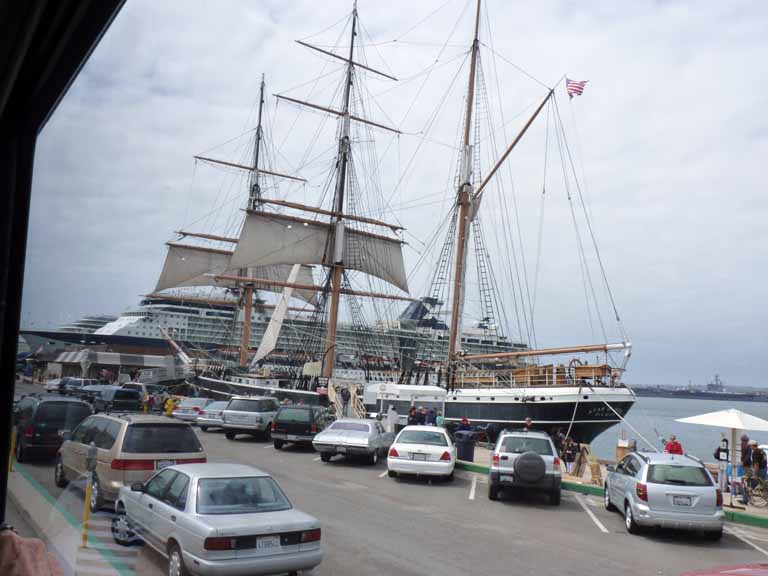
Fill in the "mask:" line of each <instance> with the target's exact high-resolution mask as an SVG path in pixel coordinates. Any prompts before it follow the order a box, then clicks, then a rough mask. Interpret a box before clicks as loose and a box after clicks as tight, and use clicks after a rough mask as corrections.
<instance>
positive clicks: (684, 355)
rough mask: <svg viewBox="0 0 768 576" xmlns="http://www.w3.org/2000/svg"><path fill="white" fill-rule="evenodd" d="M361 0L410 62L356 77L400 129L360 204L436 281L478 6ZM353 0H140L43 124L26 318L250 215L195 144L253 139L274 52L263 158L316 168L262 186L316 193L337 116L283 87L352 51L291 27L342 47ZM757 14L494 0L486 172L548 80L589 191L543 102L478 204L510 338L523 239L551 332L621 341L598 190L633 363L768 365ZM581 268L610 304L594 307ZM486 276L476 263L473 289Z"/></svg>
mask: <svg viewBox="0 0 768 576" xmlns="http://www.w3.org/2000/svg"><path fill="white" fill-rule="evenodd" d="M358 9H359V13H360V19H361V22H362V25H363V28H362V30H361V34H360V35H359V37H358V42H359V43H361V44H363V45H364V49H363V50H361V51H360V52H359V53H358V54H359V56H358V58H360V59H365V61H366V62H367V63H368V64H369V65H370V66H372V67H375V68H378V69H380V70H382V71H384V72H387V73H388V74H393V75H395V76H397V77H398V78H399V79H400V81H399V82H397V83H392V82H390V81H388V80H386V79H381V78H377V77H375V76H374V75H371V74H363V75H364V76H365V78H364V80H365V85H366V86H367V90H368V92H367V93H366V95H367V96H366V98H365V99H364V100H361V101H360V102H359V104H358V105H360V106H362V105H363V104H365V106H366V107H365V110H363V111H364V112H365V113H366V114H367V115H368V117H370V118H373V119H374V120H375V121H377V122H379V123H382V124H387V125H392V126H394V127H396V128H398V129H400V130H401V131H402V132H403V133H402V134H401V135H400V136H395V135H392V134H390V133H387V132H383V131H380V130H374V131H372V132H371V133H372V134H373V135H374V136H375V137H376V149H375V152H374V154H375V156H373V157H372V158H377V159H378V162H379V164H378V165H379V173H380V176H381V179H380V180H381V184H380V188H376V187H371V188H372V191H371V192H368V194H370V198H369V200H370V201H371V204H372V206H374V208H375V209H374V210H373V211H372V212H370V214H372V215H374V216H375V217H377V218H378V217H380V218H382V219H388V220H392V219H395V220H396V221H397V222H400V223H402V224H403V225H404V226H405V227H406V228H407V229H408V231H407V232H406V233H405V234H404V236H403V239H404V240H405V241H406V242H407V243H408V244H407V245H406V247H405V248H404V255H405V259H406V266H407V267H408V269H409V270H411V271H412V275H411V277H410V278H409V281H410V284H411V293H412V294H414V295H423V294H424V293H426V291H427V289H428V285H429V279H430V277H431V274H430V270H431V267H432V266H434V264H435V262H436V258H437V255H436V254H437V251H438V250H437V249H438V248H439V245H440V241H438V242H437V244H434V243H431V242H430V239H431V238H432V236H433V235H434V233H435V230H436V229H437V228H438V226H439V224H440V222H441V221H442V219H443V218H444V217H445V214H446V211H447V210H448V209H449V208H450V202H451V198H452V197H453V194H454V193H455V190H454V189H453V188H452V184H451V182H452V177H453V175H454V174H455V169H456V152H457V148H456V143H457V134H458V129H459V125H460V120H461V109H462V98H463V95H464V89H465V87H466V76H467V72H466V54H467V51H468V50H469V46H470V43H471V35H472V10H473V6H470V5H469V3H467V2H465V1H464V0H453V1H451V0H448V1H445V0H422V1H421V2H418V3H414V2H411V1H407V0H392V1H391V2H386V3H382V2H374V1H373V0H360V1H359V4H358ZM350 10H351V3H350V2H347V1H342V0H333V1H327V2H322V3H318V2H310V1H293V0H290V1H274V2H271V1H261V2H237V1H234V0H233V1H224V2H221V1H216V2H213V1H204V0H196V1H190V2H162V3H160V2H150V1H148V0H147V1H145V0H131V1H130V2H127V3H126V5H125V7H124V8H123V10H122V12H121V13H120V14H119V15H118V17H117V18H116V20H115V21H114V23H113V25H112V27H111V28H110V30H109V31H108V33H107V34H106V35H105V37H104V38H103V40H102V41H101V43H100V44H99V46H98V47H97V48H96V50H95V51H94V53H93V55H92V56H91V58H90V60H89V61H88V63H87V64H86V65H85V66H84V68H83V70H82V72H81V74H80V76H79V77H78V78H77V80H76V81H75V82H74V84H73V86H72V87H71V89H70V91H69V93H68V94H67V95H66V97H65V98H64V100H63V101H62V102H61V104H60V106H59V108H58V109H57V111H56V113H55V114H54V116H53V117H52V119H51V120H50V122H49V123H48V125H47V126H46V127H45V129H44V131H43V132H42V134H41V136H40V139H39V142H38V148H37V155H36V163H35V176H34V186H33V198H32V212H31V217H30V228H29V242H28V253H27V266H26V275H25V286H24V303H23V306H24V308H23V315H22V324H23V327H26V328H33V329H42V328H53V327H55V326H57V325H60V324H62V323H64V322H67V321H72V320H75V319H77V318H79V317H81V316H83V315H85V314H106V313H109V314H118V313H120V312H121V311H123V310H124V309H125V308H126V307H128V306H132V305H135V304H136V303H137V301H138V299H139V297H140V295H142V294H146V293H148V292H150V291H151V290H152V288H153V286H154V284H155V282H156V279H157V276H158V274H159V272H160V269H161V267H162V261H163V258H164V254H165V246H164V243H165V242H166V241H169V240H172V239H174V235H173V231H174V230H177V229H179V228H183V227H186V228H188V229H197V230H198V231H200V230H205V231H217V232H228V233H236V227H237V222H238V219H237V215H238V214H239V212H238V208H239V207H242V205H243V203H244V201H245V194H246V191H245V183H244V179H243V178H242V177H240V178H238V177H236V176H235V174H234V171H232V170H216V169H213V168H211V167H210V166H206V165H203V164H200V163H195V161H194V159H193V156H194V155H197V154H209V155H212V156H216V157H219V158H224V159H228V160H234V161H236V162H240V161H247V159H248V154H249V152H248V151H247V144H248V143H249V142H251V141H252V129H253V127H254V125H255V110H256V105H257V102H258V96H257V95H258V87H259V82H260V77H261V74H262V73H263V74H265V76H266V79H267V83H268V86H267V92H268V94H269V96H270V98H269V99H268V101H267V108H268V113H267V117H268V119H269V122H268V131H267V132H268V137H269V138H270V140H271V150H272V151H271V156H270V157H269V161H270V166H271V167H272V168H273V169H279V170H280V171H282V172H293V171H298V172H299V173H300V174H301V175H302V176H304V177H306V178H307V179H308V180H309V183H308V184H307V185H306V186H300V185H297V186H287V185H285V184H283V185H281V187H280V188H279V189H275V190H272V192H274V193H275V194H277V195H278V197H281V198H288V199H292V200H297V201H306V202H312V201H314V200H316V199H317V198H319V197H320V195H321V194H322V190H323V183H324V177H325V176H326V175H327V172H328V168H329V166H330V165H331V163H332V160H333V153H334V151H333V149H334V142H333V135H334V130H335V126H336V125H335V124H334V122H333V121H332V120H330V119H329V118H328V117H327V115H322V114H316V113H306V112H304V113H301V112H300V111H299V110H298V109H297V107H295V106H291V105H286V104H285V103H282V104H275V101H274V100H273V99H272V98H271V95H272V94H273V93H280V94H285V95H288V96H291V97H294V98H300V99H307V100H312V101H314V102H318V103H321V104H323V105H325V106H328V105H329V104H332V103H334V102H336V101H335V100H334V90H335V88H337V87H338V85H339V80H340V74H341V67H340V63H339V62H336V61H333V60H332V59H330V58H327V57H324V56H322V55H320V54H317V53H313V52H311V51H309V50H308V49H306V48H304V47H302V46H300V45H298V44H296V43H295V42H294V40H296V39H307V41H309V42H313V43H315V44H317V45H322V46H324V47H325V49H337V50H339V51H342V50H343V49H344V48H345V46H348V40H347V39H342V40H340V39H339V38H342V36H341V34H343V31H344V26H345V24H346V18H347V17H348V15H349V12H350ZM766 29H768V6H767V5H766V4H765V3H763V2H757V1H756V2H728V3H719V2H684V1H669V2H660V1H659V2H651V1H638V2H632V3H614V2H609V1H606V2H570V1H561V2H559V1H554V0H553V1H545V2H538V3H530V2H508V1H506V0H503V1H502V0H488V2H487V3H485V4H484V6H483V13H482V18H481V27H480V39H481V47H480V50H481V63H482V69H483V74H484V77H485V82H486V87H487V94H488V102H489V108H490V110H491V111H492V112H493V113H492V114H491V118H490V120H489V123H488V126H489V128H488V129H487V130H489V131H487V132H484V133H483V135H484V136H483V141H482V146H481V148H480V149H481V150H482V151H481V152H480V153H479V156H478V157H479V158H480V168H481V171H482V172H483V174H484V173H487V170H488V168H489V167H490V165H491V164H492V163H493V160H494V158H495V157H497V156H498V153H499V152H500V151H501V150H502V149H503V148H504V147H505V146H506V144H507V143H508V142H510V141H511V139H512V137H513V136H514V134H516V132H517V130H519V129H520V128H521V126H522V125H523V123H524V122H525V120H526V119H527V118H528V116H529V115H530V114H531V113H532V111H533V109H534V107H535V106H536V104H537V103H538V102H540V101H541V100H542V99H543V98H544V96H545V95H546V93H547V90H546V88H544V87H543V86H553V85H555V84H557V85H556V87H555V94H556V98H557V103H558V109H559V112H560V115H561V121H562V124H563V133H564V134H565V136H566V138H567V142H568V148H569V150H570V151H571V154H572V160H573V167H574V171H575V173H576V174H577V176H578V182H579V186H580V190H581V192H582V196H583V198H584V205H582V204H581V203H580V201H579V199H578V193H577V192H578V191H577V189H576V188H575V181H574V179H573V178H572V176H566V177H564V176H563V165H562V163H561V160H560V158H562V157H564V156H561V154H560V151H559V149H558V148H557V146H556V144H555V143H556V136H555V135H556V130H555V128H554V127H555V125H556V124H555V117H554V116H553V114H554V112H553V109H552V108H551V107H549V108H547V109H546V112H543V113H542V115H541V116H540V117H539V118H538V119H537V121H536V123H535V124H534V125H533V126H532V128H531V129H530V131H529V133H527V134H526V136H525V138H524V139H523V141H522V142H521V145H520V146H518V148H516V149H515V151H514V152H513V153H512V155H510V159H509V160H508V162H507V163H506V164H505V165H504V167H503V169H502V170H500V173H499V176H500V178H499V179H498V180H499V182H494V183H493V185H491V186H490V187H489V189H488V191H487V192H488V193H487V195H486V198H487V200H486V199H484V200H483V206H482V212H481V219H482V221H483V227H484V230H485V234H486V239H487V242H486V247H487V248H488V250H489V251H490V252H492V259H493V260H495V262H494V264H495V265H498V267H499V269H500V270H501V271H499V270H497V274H498V276H497V279H498V284H499V289H500V292H502V293H503V296H502V298H503V299H505V300H506V302H507V304H506V309H507V312H508V316H507V317H508V320H509V321H508V323H507V328H508V333H510V335H511V336H512V337H513V338H515V339H517V338H518V337H519V338H525V336H526V333H525V330H524V329H522V328H520V326H519V325H518V324H517V323H516V321H515V320H514V316H515V315H514V313H513V312H512V310H513V308H514V304H512V303H510V302H511V300H512V299H513V298H512V296H510V292H514V290H515V286H514V284H515V282H516V279H515V276H514V274H513V273H512V272H511V271H510V270H511V267H512V266H513V264H514V259H513V258H512V257H511V255H512V254H513V253H514V254H517V252H514V250H517V249H519V252H520V260H519V262H518V264H519V266H520V267H523V265H524V266H525V269H526V270H527V272H526V273H527V274H528V282H529V291H531V292H533V293H535V302H536V305H535V316H534V326H535V330H536V343H537V344H538V345H539V346H547V347H548V346H561V345H575V344H584V343H590V342H593V341H595V338H596V339H597V341H605V340H610V341H617V340H620V339H621V336H622V334H621V332H620V331H619V330H618V328H617V327H616V326H615V323H614V322H612V315H613V312H612V308H611V305H610V302H609V300H608V295H607V292H606V291H605V289H604V288H603V287H602V275H601V272H600V266H599V262H598V260H597V258H596V255H595V253H594V250H592V248H591V238H590V235H589V228H587V227H586V219H585V218H584V213H585V212H586V213H587V214H589V217H590V218H589V223H590V224H591V226H592V232H593V233H594V236H595V238H596V241H597V246H598V248H599V254H600V258H601V262H602V264H603V268H604V269H605V272H606V275H607V278H608V281H609V285H610V289H611V294H612V295H613V297H614V301H615V304H616V307H617V310H618V313H619V315H620V317H621V321H622V325H623V328H624V330H626V333H627V334H628V338H629V339H630V340H631V341H632V344H633V356H632V359H631V361H630V363H629V366H628V368H629V370H628V373H627V376H626V380H627V381H628V382H629V383H640V384H673V385H684V384H687V383H688V381H689V380H691V381H693V382H694V383H697V384H703V383H704V382H706V381H707V380H709V379H711V378H712V377H713V376H714V374H715V373H718V374H720V376H721V378H722V379H723V380H725V381H726V383H728V384H733V385H757V386H768V379H766V378H765V377H764V375H763V373H762V370H761V365H760V363H759V362H760V358H762V357H763V354H765V353H766V352H767V351H768V350H767V348H768V336H766V330H765V326H766V324H768V322H766V321H767V320H768V313H766V307H765V299H766V296H767V295H768V293H767V291H766V289H765V285H766V282H768V272H766V270H768V227H766V224H765V223H766V221H768V197H766V195H765V193H764V192H765V178H764V174H763V167H764V166H763V164H764V161H765V158H768V117H767V116H766V113H765V110H766V108H767V106H766V105H767V104H768V77H766V76H765V75H764V74H761V71H762V68H763V67H764V62H766V61H768V38H766V37H765V34H764V31H765V30H766ZM334 46H335V48H333V47H334ZM521 70H522V71H524V72H522V71H521ZM566 75H567V76H568V77H570V78H574V79H579V80H589V82H588V84H587V87H586V89H585V92H584V94H583V95H582V96H581V97H577V98H575V99H573V100H571V101H569V99H568V98H567V97H566V95H565V91H564V87H563V83H562V82H561V80H562V78H563V76H566ZM318 77H319V79H318ZM531 77H533V78H535V79H536V80H533V79H532V78H531ZM361 110H362V108H361ZM493 140H495V146H494V145H492V141H493ZM360 144H361V147H363V148H365V146H366V144H365V143H364V142H361V143H360ZM308 149H309V150H310V152H308ZM366 149H367V148H366ZM545 151H546V158H547V168H546V170H545V169H544V157H545ZM565 166H566V168H567V169H568V170H570V164H569V163H568V162H565ZM566 182H569V183H570V184H569V186H570V190H571V192H572V200H571V202H568V199H567V189H566ZM542 190H545V191H546V194H545V195H544V200H542ZM510 206H513V207H514V208H515V210H516V212H515V217H514V222H513V224H514V226H512V228H514V230H515V233H514V234H513V235H512V236H509V237H510V238H512V239H513V240H514V239H515V238H518V239H519V240H520V243H519V244H518V245H517V248H514V249H513V250H511V251H510V250H508V244H505V243H504V238H505V233H506V232H505V230H507V229H509V228H510V226H509V222H508V221H507V222H505V221H504V219H503V217H502V214H503V211H504V210H510ZM571 208H573V209H574V210H575V212H576V215H575V216H572V213H571V211H570V210H571ZM574 221H576V222H577V224H576V230H578V236H577V232H575V231H574ZM500 231H501V233H500ZM518 233H519V236H518ZM579 238H580V239H581V242H582V243H583V245H584V246H585V248H584V250H585V252H584V259H585V261H586V263H587V268H588V269H589V270H590V271H591V272H590V275H589V276H588V277H586V276H584V275H583V273H582V271H581V270H582V268H581V266H580V264H579V262H580V251H579V249H578V243H579ZM535 271H538V272H535ZM534 278H535V281H534ZM585 278H591V279H592V280H593V286H594V288H595V294H596V296H595V301H596V302H597V303H598V305H597V306H596V307H594V306H592V304H587V303H586V302H587V301H588V299H589V298H590V297H591V296H590V292H591V290H590V288H589V285H588V284H587V289H586V290H585V282H586V280H585ZM476 286H477V285H476V283H473V281H472V280H469V281H468V291H469V292H472V289H473V287H474V288H476ZM531 286H533V288H531ZM585 294H586V295H585ZM472 298H473V296H472V295H470V296H469V299H470V300H471V299H472ZM595 308H596V309H600V310H601V315H602V316H601V317H602V321H603V323H604V324H605V327H606V330H605V335H603V332H602V330H601V329H600V327H599V324H600V319H599V318H598V317H597V312H596V311H595Z"/></svg>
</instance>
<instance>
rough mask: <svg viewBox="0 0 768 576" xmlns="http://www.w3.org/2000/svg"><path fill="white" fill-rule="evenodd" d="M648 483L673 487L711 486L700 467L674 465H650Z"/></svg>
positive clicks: (707, 476) (706, 475) (705, 473)
mask: <svg viewBox="0 0 768 576" xmlns="http://www.w3.org/2000/svg"><path fill="white" fill-rule="evenodd" d="M648 482H649V483H651V484H672V485H674V486H712V481H711V480H710V478H709V475H708V474H707V472H706V470H704V468H702V467H701V466H676V465H674V464H651V466H650V468H649V469H648Z"/></svg>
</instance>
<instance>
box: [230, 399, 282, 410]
mask: <svg viewBox="0 0 768 576" xmlns="http://www.w3.org/2000/svg"><path fill="white" fill-rule="evenodd" d="M273 408H274V404H273V403H272V401H271V400H246V399H241V398H238V399H235V400H231V401H230V402H229V405H228V406H227V410H238V411H240V412H269V411H270V410H272V409H273Z"/></svg>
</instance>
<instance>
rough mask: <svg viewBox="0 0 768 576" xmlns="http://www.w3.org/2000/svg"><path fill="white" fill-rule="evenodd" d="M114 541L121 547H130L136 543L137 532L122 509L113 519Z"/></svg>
mask: <svg viewBox="0 0 768 576" xmlns="http://www.w3.org/2000/svg"><path fill="white" fill-rule="evenodd" d="M111 528H112V539H113V540H114V541H115V543H116V544H119V545H120V546H130V545H131V544H133V543H134V542H135V541H136V532H134V530H133V526H132V525H131V521H130V520H128V516H126V514H125V510H124V509H123V508H122V507H121V508H120V509H119V510H118V511H117V514H115V515H114V516H113V517H112V526H111Z"/></svg>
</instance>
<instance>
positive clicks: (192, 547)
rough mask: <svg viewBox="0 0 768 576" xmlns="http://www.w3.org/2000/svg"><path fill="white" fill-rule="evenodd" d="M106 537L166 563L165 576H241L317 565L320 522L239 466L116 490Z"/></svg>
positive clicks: (201, 469)
mask: <svg viewBox="0 0 768 576" xmlns="http://www.w3.org/2000/svg"><path fill="white" fill-rule="evenodd" d="M115 511H116V512H117V514H116V516H115V517H114V519H113V521H112V535H113V537H114V539H115V541H116V542H117V543H118V544H122V545H126V544H130V543H131V542H132V541H134V540H136V539H137V538H138V539H140V540H143V541H144V542H146V543H147V544H148V545H149V546H151V547H152V548H154V549H155V550H157V552H159V553H160V554H162V555H163V556H165V557H166V558H168V575H169V576H185V575H186V574H189V573H193V574H199V575H200V576H209V575H210V576H214V575H215V576H246V575H256V574H274V573H281V572H294V571H298V570H310V569H312V568H313V567H315V566H317V565H318V564H320V562H321V561H322V559H323V550H322V547H321V545H320V535H321V533H320V522H319V521H318V520H317V519H316V518H314V517H312V516H310V515H308V514H305V513H304V512H301V511H299V510H296V509H294V508H293V507H292V506H291V503H290V502H289V501H288V498H287V497H286V496H285V494H283V491H282V490H281V489H280V487H279V486H278V485H277V483H276V482H275V481H274V479H273V478H272V477H271V476H269V475H268V474H266V473H264V472H262V471H260V470H258V469H256V468H253V467H252V466H247V465H243V464H185V465H179V466H170V467H168V468H165V469H163V470H161V471H160V472H158V473H157V474H155V475H154V476H153V477H152V478H150V479H149V480H148V481H147V482H146V483H144V484H134V485H132V486H131V487H130V488H128V487H124V488H122V489H121V490H120V494H119V496H118V499H117V502H116V504H115Z"/></svg>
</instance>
